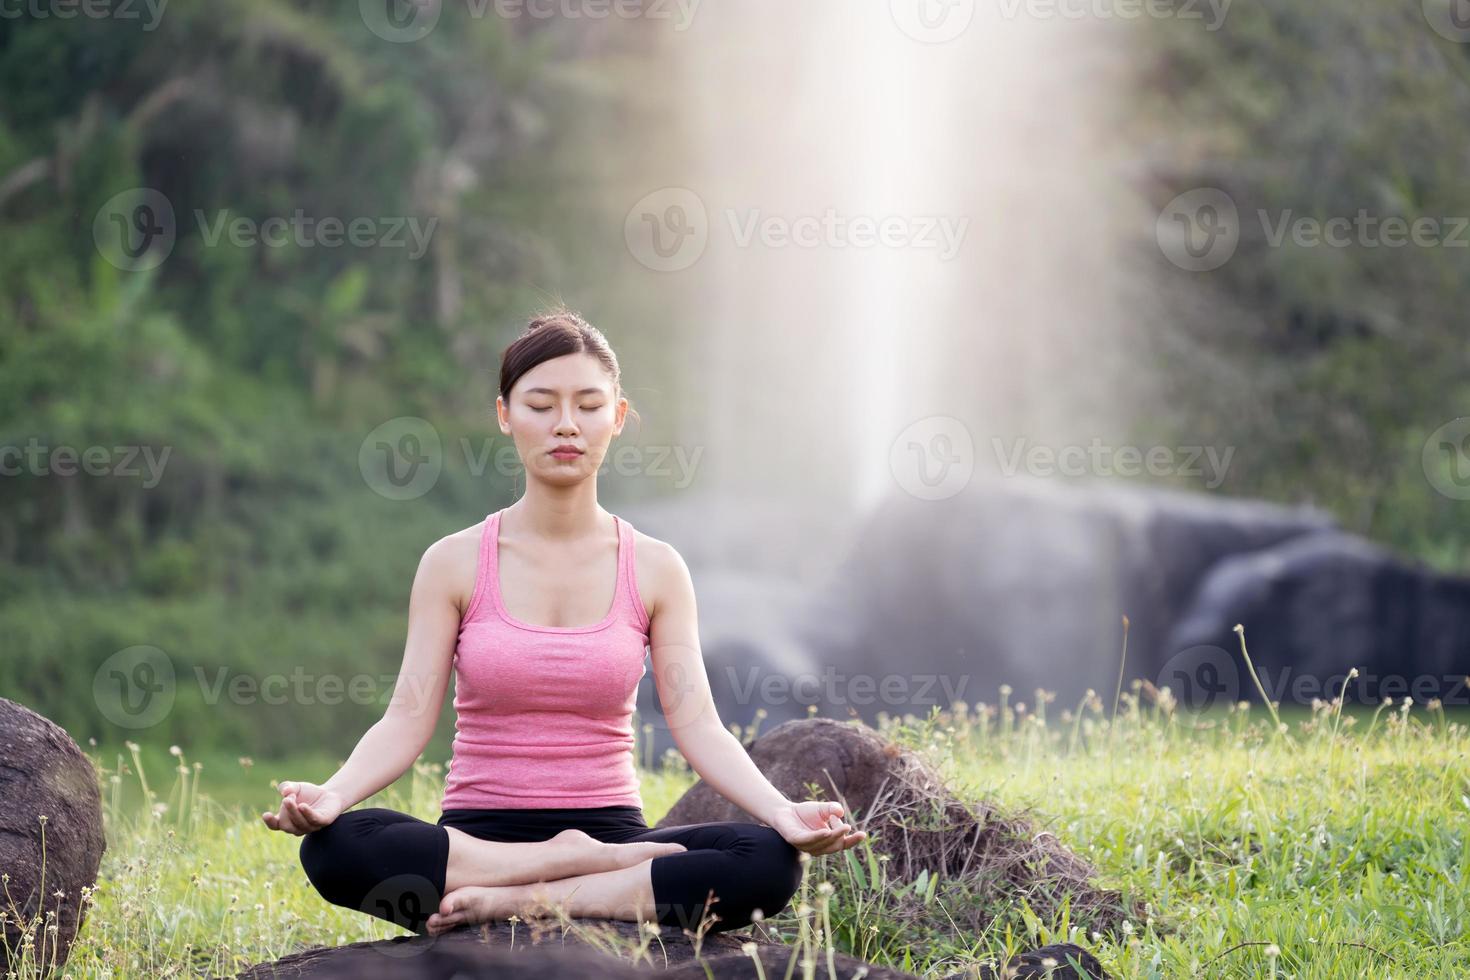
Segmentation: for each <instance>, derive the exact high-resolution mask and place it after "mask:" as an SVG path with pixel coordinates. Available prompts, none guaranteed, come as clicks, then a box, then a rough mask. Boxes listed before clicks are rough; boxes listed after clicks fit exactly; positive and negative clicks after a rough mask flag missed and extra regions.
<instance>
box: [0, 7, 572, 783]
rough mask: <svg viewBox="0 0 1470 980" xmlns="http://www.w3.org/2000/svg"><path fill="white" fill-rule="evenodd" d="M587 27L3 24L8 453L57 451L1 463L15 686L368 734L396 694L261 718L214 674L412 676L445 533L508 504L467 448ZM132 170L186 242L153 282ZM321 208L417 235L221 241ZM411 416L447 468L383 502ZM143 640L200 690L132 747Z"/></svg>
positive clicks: (209, 727) (2, 399)
mask: <svg viewBox="0 0 1470 980" xmlns="http://www.w3.org/2000/svg"><path fill="white" fill-rule="evenodd" d="M574 27H575V25H572V26H571V27H569V26H568V25H567V24H565V23H561V24H548V23H546V22H544V21H540V20H534V21H533V20H529V19H522V20H520V21H513V20H508V19H506V18H502V17H497V16H480V17H474V16H471V15H470V12H469V8H464V7H463V6H462V5H461V6H460V7H458V8H456V7H454V5H446V9H445V11H444V16H443V20H442V21H441V23H440V24H439V26H438V27H437V29H436V30H435V31H434V32H433V33H432V34H430V35H429V36H428V37H426V38H425V39H423V40H422V41H419V42H417V43H412V44H394V43H389V42H386V41H384V40H382V39H381V38H379V37H377V36H375V35H374V34H373V33H372V32H371V31H370V30H368V29H367V28H366V26H365V24H364V22H363V20H362V18H361V15H360V12H359V10H358V5H356V4H323V3H316V2H308V0H297V2H286V0H208V2H205V0H172V2H170V3H169V4H168V5H167V7H166V10H165V12H164V15H163V16H162V18H161V19H160V20H159V21H158V23H157V25H156V27H155V28H154V29H153V30H144V29H142V27H141V25H140V24H138V23H128V22H124V21H119V20H114V19H108V18H102V19H98V18H92V17H82V16H77V17H70V18H60V17H31V16H25V17H20V18H3V19H0V89H3V91H4V92H5V97H4V100H3V102H0V222H3V226H4V229H5V234H4V235H0V446H3V447H6V449H7V450H8V451H11V452H12V453H13V451H14V450H17V449H18V450H21V451H25V450H27V449H28V448H29V449H30V450H32V457H31V459H30V460H28V461H27V462H26V463H25V464H24V465H23V466H21V467H20V471H19V472H11V473H8V474H7V475H4V476H0V631H3V633H0V635H3V636H4V637H5V640H4V641H3V642H4V648H3V654H0V694H3V695H5V696H8V697H12V698H14V699H16V700H19V701H21V702H23V703H25V704H28V705H31V706H33V707H35V708H36V709H37V710H40V711H42V712H43V713H45V714H47V715H48V716H50V717H52V718H54V719H55V720H56V721H58V722H60V723H61V724H63V725H65V726H66V727H67V728H68V729H69V730H71V731H72V732H73V733H74V734H76V735H77V737H79V738H86V737H89V736H95V737H98V738H100V739H103V740H106V741H109V742H115V741H116V740H117V739H118V738H121V737H128V736H132V737H136V738H138V739H139V740H140V741H142V742H144V743H147V744H155V745H156V744H167V743H169V742H173V741H184V740H185V739H186V737H187V739H188V740H189V741H190V742H191V743H192V744H193V745H194V746H195V747H196V748H205V747H206V744H205V743H207V745H209V746H219V745H226V744H230V745H234V744H249V745H250V746H251V751H252V752H254V753H256V754H259V755H262V756H269V755H270V754H272V753H279V752H283V751H288V750H292V749H293V748H294V747H296V746H299V745H300V744H301V743H302V742H303V741H304V742H307V743H310V744H314V745H321V746H323V747H326V748H330V749H333V750H336V751H342V752H344V753H345V751H346V749H347V748H350V745H351V741H352V740H353V739H355V738H356V736H357V735H359V734H360V733H361V731H362V730H363V728H365V727H366V726H367V725H368V724H370V723H371V720H372V719H373V715H374V712H375V711H376V710H379V709H378V707H377V706H375V705H371V704H355V703H346V704H343V705H342V706H340V707H338V708H336V709H332V710H329V709H327V708H326V707H322V708H319V709H317V710H312V709H311V708H309V707H302V706H300V705H296V704H293V705H291V706H289V707H288V706H281V705H269V704H265V703H263V702H261V701H260V700H259V699H258V698H257V699H256V700H255V701H254V702H253V703H249V704H246V703H239V702H238V700H236V701H232V700H231V699H230V698H228V697H223V698H220V697H213V698H211V697H210V696H208V685H201V683H200V682H199V681H198V677H200V676H201V675H202V676H206V677H209V678H214V677H215V676H217V674H218V671H220V670H225V671H226V672H227V673H228V675H229V676H231V677H234V676H236V675H244V676H247V677H251V678H254V679H256V680H257V681H259V680H261V679H263V678H266V677H270V676H272V675H277V674H285V675H288V676H289V675H290V673H291V671H292V670H293V669H305V670H307V671H308V672H309V673H310V674H311V675H312V676H323V675H328V674H332V675H337V676H340V677H344V678H350V677H352V676H355V675H359V674H361V675H369V676H372V677H375V678H376V677H381V676H382V675H385V674H387V673H388V672H390V671H392V670H394V669H395V668H396V667H397V665H398V663H399V660H400V658H401V655H402V643H403V635H404V633H403V630H404V621H405V613H406V609H407V599H408V591H409V586H410V584H411V582H412V578H413V573H414V570H415V568H416V565H417V562H418V559H419V556H420V555H421V554H422V552H423V550H424V549H425V548H426V547H428V545H430V544H431V543H432V542H433V541H434V540H435V539H436V538H437V537H439V536H441V535H443V534H446V533H449V532H452V531H455V530H459V529H460V528H461V527H463V526H465V525H466V524H468V523H471V522H472V521H474V520H476V519H477V518H478V516H479V515H483V514H484V513H487V512H488V511H489V510H491V509H493V508H494V507H495V506H498V505H497V504H496V503H495V501H497V500H507V499H508V498H509V484H510V479H511V478H510V476H509V475H507V474H504V473H501V472H499V471H497V469H496V468H495V467H494V466H493V465H492V466H490V467H488V468H481V467H480V465H479V464H480V463H481V462H484V460H483V459H479V458H477V457H476V456H474V455H472V454H478V453H480V452H481V450H482V449H484V448H485V447H487V446H488V447H489V448H490V449H492V450H493V449H494V448H498V447H499V445H500V440H499V439H498V433H497V432H496V431H495V430H494V429H491V428H489V427H488V426H487V425H486V421H487V418H488V416H489V412H490V410H491V406H492V405H493V402H494V396H495V389H494V377H495V369H496V364H495V354H496V353H497V352H498V350H499V349H500V347H501V346H503V344H504V342H505V341H506V340H508V339H509V336H511V335H512V334H513V332H514V331H515V330H516V329H518V327H519V323H520V321H521V319H522V318H523V317H524V315H525V314H526V313H527V312H528V311H529V310H530V309H532V308H534V307H536V306H539V305H541V304H542V303H543V302H544V300H545V297H544V296H543V295H542V294H541V293H540V292H538V291H536V290H534V289H533V288H531V287H530V286H528V285H527V283H535V282H538V281H542V280H543V278H544V277H546V276H547V275H548V273H547V272H546V266H547V264H548V263H549V262H554V261H556V257H557V256H558V254H559V248H560V244H559V242H558V241H557V240H556V239H555V237H554V236H553V235H552V234H550V233H549V232H547V231H546V230H545V229H547V228H549V227H553V223H551V222H548V221H546V220H545V215H546V213H547V210H548V207H549V206H550V203H549V201H550V198H549V195H548V187H549V184H548V179H547V177H546V173H547V171H548V168H547V167H546V161H547V160H548V159H550V158H554V157H555V156H556V155H557V154H558V153H559V152H561V151H560V148H559V143H558V142H557V140H558V138H559V136H560V133H561V128H560V126H559V125H558V124H559V122H560V120H561V119H562V118H563V116H564V115H565V114H566V113H567V112H568V111H569V109H568V107H567V105H566V103H565V100H563V99H561V98H559V97H558V95H557V93H556V92H555V90H554V88H553V87H551V86H548V85H547V84H546V79H547V78H548V77H549V76H550V75H552V74H553V73H554V72H555V71H556V70H557V61H558V59H564V58H569V57H573V54H572V53H569V50H568V49H569V46H568V45H566V44H564V43H562V42H563V40H564V39H563V33H564V32H566V31H568V30H571V29H573V28H574ZM575 56H577V57H583V58H589V59H590V58H595V57H597V56H598V45H596V44H591V45H588V44H582V45H581V46H580V47H579V48H578V49H577V51H576V53H575ZM139 187H142V188H149V189H152V190H154V191H157V192H158V193H159V194H161V195H163V197H164V198H165V199H166V200H167V202H168V203H169V205H170V206H171V208H172V211H173V214H174V229H175V232H176V235H175V239H174V242H173V246H172V250H171V251H170V252H168V254H167V257H166V258H164V259H163V261H162V262H161V264H159V265H157V266H156V267H155V268H151V269H139V270H132V269H128V268H120V267H119V266H118V265H116V264H114V263H113V261H110V260H109V259H108V258H107V257H106V256H104V254H103V251H104V250H103V249H101V248H99V247H98V245H97V243H96V242H95V241H94V236H93V231H94V227H93V226H94V218H95V217H96V216H97V215H98V214H99V209H101V208H103V207H104V205H105V204H106V203H107V202H108V201H109V199H111V198H112V197H113V196H114V195H117V194H119V193H120V192H123V191H127V190H129V189H132V188H139ZM298 213H299V214H301V215H303V216H304V217H307V218H310V219H312V220H313V222H320V221H322V220H324V219H337V220H339V221H341V222H342V223H343V224H344V225H347V224H349V223H350V222H352V221H353V220H354V219H369V220H370V221H372V222H375V224H374V225H373V226H372V227H373V232H372V234H373V238H372V241H374V242H380V239H381V238H382V236H390V238H389V240H390V241H393V240H396V241H402V242H404V245H403V246H396V245H390V244H388V243H386V242H380V243H378V244H353V243H352V242H351V241H350V240H347V241H341V240H340V239H339V244H331V243H329V242H328V240H327V239H326V238H325V237H320V236H319V237H316V238H313V237H312V232H310V231H308V232H307V233H306V234H305V235H304V236H298V235H296V234H294V233H288V234H286V235H285V236H283V237H282V238H279V239H273V240H272V242H273V243H272V244H264V243H263V240H262V239H252V238H250V237H248V236H247V237H239V236H232V235H231V234H229V233H228V229H229V227H230V223H231V222H235V221H245V222H248V223H250V225H249V226H250V227H256V228H260V229H261V231H262V235H263V234H264V230H265V223H266V222H268V221H270V220H271V219H272V218H277V219H286V220H287V221H289V220H290V219H291V218H292V217H293V216H294V215H297V214H298ZM104 218H105V215H104ZM410 219H412V220H415V221H418V222H419V227H420V229H421V231H423V232H424V236H423V240H422V242H421V243H417V244H422V246H423V248H424V249H425V250H424V252H423V254H422V255H418V256H416V257H415V256H413V255H411V254H410V252H411V251H412V250H413V248H412V247H413V246H415V245H416V243H415V242H414V240H413V238H412V237H411V235H410V233H409V232H410V229H411V226H410V225H408V221H409V220H410ZM396 222H401V224H399V225H397V226H396V227H397V228H398V229H399V230H397V231H395V230H394V228H395V224H394V223H396ZM103 227H104V228H108V227H109V226H108V225H107V223H106V222H105V221H104V225H103ZM409 415H417V416H421V417H424V418H427V419H430V420H432V422H433V424H434V426H435V427H436V428H437V429H438V431H439V433H440V435H441V438H442V443H443V456H444V472H443V475H442V476H441V477H440V478H439V480H438V482H437V483H436V484H435V486H434V487H433V489H432V490H431V491H430V492H428V493H427V494H425V495H424V496H422V497H419V498H416V499H414V500H412V501H396V500H389V499H386V498H384V497H382V496H379V495H378V494H376V493H374V492H373V490H372V488H371V487H370V486H369V484H368V482H367V481H366V479H365V478H364V476H363V474H362V473H361V472H360V471H359V462H358V452H359V448H360V447H361V446H362V444H363V442H364V439H365V437H366V436H367V435H368V433H369V432H371V431H372V430H373V429H374V428H375V427H376V426H378V425H379V424H381V423H383V422H384V421H386V420H388V419H390V418H393V417H397V416H409ZM492 436H495V437H497V438H496V439H494V440H492V438H491V437H492ZM58 448H60V449H61V450H62V451H63V453H67V452H72V451H75V453H76V454H78V455H82V454H85V453H87V452H89V451H90V452H92V453H94V454H97V456H98V458H99V460H100V461H102V462H104V463H105V464H107V465H106V466H103V467H101V470H100V472H95V471H94V472H89V471H87V470H85V469H83V468H80V467H78V466H77V463H76V460H75V459H73V460H72V461H71V462H70V463H68V462H67V461H66V459H65V458H61V457H58V456H57V455H54V453H55V451H56V450H57V449H58ZM461 448H463V449H464V450H465V451H464V452H461V451H460V450H461ZM150 460H151V462H152V464H153V465H152V466H151V467H150V466H149V465H148V463H149V461H150ZM6 462H7V464H11V465H13V464H14V462H15V460H14V459H13V458H12V457H11V456H7V458H6ZM129 464H131V470H132V472H131V473H125V472H123V470H124V468H126V467H128V465H129ZM94 469H95V468H94ZM73 471H76V472H73ZM140 644H146V645H152V646H156V647H158V648H159V649H160V650H162V651H164V653H165V654H166V655H167V656H168V657H169V658H171V660H172V662H173V663H174V665H175V667H176V668H177V680H178V685H177V700H176V703H175V705H174V707H173V708H172V710H171V711H170V712H169V713H168V715H167V717H166V718H164V719H163V720H162V721H161V722H160V723H159V725H158V726H156V728H153V729H149V730H147V731H143V732H128V731H126V730H124V729H120V728H116V727H114V726H111V725H109V723H108V722H107V721H106V720H105V718H103V717H102V714H101V713H100V712H99V711H98V709H97V704H96V703H95V700H94V698H93V694H92V678H93V675H94V673H95V672H96V670H97V669H98V667H99V666H100V665H101V664H102V663H103V662H104V661H105V660H106V659H107V658H108V657H109V656H111V655H112V654H114V653H115V652H117V651H119V650H122V649H125V648H128V647H131V646H135V645H140ZM297 665H300V666H299V668H298V667H297Z"/></svg>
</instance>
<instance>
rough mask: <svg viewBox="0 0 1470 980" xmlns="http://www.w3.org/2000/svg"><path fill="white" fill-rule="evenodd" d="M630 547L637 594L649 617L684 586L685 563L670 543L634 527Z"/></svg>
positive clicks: (684, 587) (686, 571)
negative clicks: (633, 560)
mask: <svg viewBox="0 0 1470 980" xmlns="http://www.w3.org/2000/svg"><path fill="white" fill-rule="evenodd" d="M633 549H634V558H635V563H634V575H635V577H636V578H637V580H638V595H639V597H640V598H641V599H642V600H643V608H645V609H647V610H648V615H649V617H650V618H651V617H654V616H657V615H658V610H659V607H660V606H661V605H663V604H665V603H667V602H668V601H669V600H670V599H671V598H672V597H674V596H676V595H680V594H682V592H683V591H684V589H686V588H687V583H688V581H689V566H688V565H686V564H685V563H684V556H683V555H681V554H679V552H678V549H676V548H675V547H674V546H673V545H671V544H669V543H668V542H667V541H662V540H660V539H658V538H655V537H653V536H652V535H650V534H644V533H643V532H642V531H639V530H637V529H636V528H635V529H634V537H633Z"/></svg>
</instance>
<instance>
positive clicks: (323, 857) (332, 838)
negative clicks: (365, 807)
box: [300, 810, 371, 906]
mask: <svg viewBox="0 0 1470 980" xmlns="http://www.w3.org/2000/svg"><path fill="white" fill-rule="evenodd" d="M369 820H371V817H370V815H369V814H368V813H367V811H361V810H359V811H352V812H349V813H344V814H342V815H341V816H339V817H338V818H337V819H336V820H334V821H332V822H331V823H329V824H327V826H325V827H323V828H322V829H321V830H313V831H312V832H311V833H309V834H306V835H304V836H303V837H302V838H301V852H300V854H301V867H302V869H303V870H304V871H305V872H306V877H307V879H308V880H309V881H310V882H311V884H312V887H313V888H315V889H316V890H317V891H318V892H319V893H321V896H322V897H323V898H325V899H326V900H327V901H329V902H331V903H332V904H334V905H346V906H353V905H355V904H356V903H357V901H358V900H359V899H360V898H361V896H360V895H358V894H356V893H357V891H358V890H360V884H361V883H360V882H359V881H358V878H359V877H360V873H361V870H362V869H363V868H365V867H366V866H367V865H368V861H367V857H368V856H367V855H366V854H365V853H362V851H363V848H362V840H363V837H364V830H365V829H366V823H365V821H369Z"/></svg>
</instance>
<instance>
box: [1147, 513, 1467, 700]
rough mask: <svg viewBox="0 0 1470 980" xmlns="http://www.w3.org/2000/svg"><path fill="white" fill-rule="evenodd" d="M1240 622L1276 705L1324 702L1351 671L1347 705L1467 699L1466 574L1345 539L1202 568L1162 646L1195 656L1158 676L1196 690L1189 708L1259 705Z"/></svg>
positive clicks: (1294, 544) (1309, 540) (1324, 539)
mask: <svg viewBox="0 0 1470 980" xmlns="http://www.w3.org/2000/svg"><path fill="white" fill-rule="evenodd" d="M1237 623H1238V624H1241V625H1243V626H1244V627H1245V634H1246V642H1247V645H1248V648H1249V650H1250V655H1251V660H1252V662H1253V663H1254V665H1255V667H1256V671H1257V673H1258V674H1259V675H1260V677H1261V681H1262V684H1263V685H1264V686H1265V688H1266V692H1267V694H1268V695H1270V697H1271V699H1272V700H1273V701H1283V702H1287V701H1296V702H1310V701H1311V700H1312V699H1313V698H1317V697H1320V698H1322V699H1323V700H1330V699H1331V698H1333V697H1336V696H1337V695H1338V692H1339V690H1341V688H1342V684H1343V681H1344V680H1345V679H1346V675H1347V673H1348V671H1349V669H1350V668H1353V667H1356V668H1358V670H1359V672H1360V676H1359V677H1358V678H1355V679H1353V680H1352V681H1351V682H1349V684H1348V686H1347V696H1348V698H1349V700H1352V701H1357V702H1359V703H1370V704H1371V703H1374V702H1377V701H1379V700H1380V699H1381V698H1383V697H1385V696H1386V697H1393V698H1396V699H1402V698H1404V697H1413V698H1414V700H1415V702H1416V703H1418V704H1421V705H1422V704H1423V703H1424V702H1425V701H1428V700H1429V699H1430V698H1440V699H1442V700H1443V701H1444V702H1445V703H1446V704H1447V705H1448V704H1450V703H1452V702H1455V703H1459V704H1464V703H1466V702H1467V692H1466V689H1465V685H1464V683H1463V682H1464V675H1465V674H1466V673H1467V672H1470V663H1467V661H1466V659H1465V651H1467V650H1470V579H1464V578H1456V577H1453V576H1449V575H1444V574H1441V573H1439V572H1436V571H1435V570H1433V569H1431V568H1428V567H1426V566H1423V565H1418V564H1412V563H1409V562H1404V561H1401V560H1399V559H1398V558H1396V557H1394V556H1393V555H1392V554H1390V553H1389V552H1387V551H1385V550H1384V549H1382V548H1379V547H1378V546H1376V545H1373V544H1370V543H1369V542H1366V541H1363V540H1362V539H1360V538H1356V537H1353V536H1352V535H1348V534H1338V533H1326V534H1315V535H1309V536H1306V537H1302V538H1295V539H1292V540H1290V541H1286V542H1283V543H1282V544H1279V545H1276V546H1275V547H1271V548H1264V549H1262V550H1260V551H1256V552H1252V553H1250V554H1244V555H1236V556H1233V557H1231V558H1228V559H1225V560H1223V561H1221V562H1219V563H1217V564H1216V565H1215V566H1214V567H1213V568H1211V569H1210V572H1209V574H1208V575H1207V576H1206V577H1205V579H1204V582H1203V583H1202V584H1201V586H1200V588H1199V591H1198V593H1197V595H1196V596H1195V598H1194V601H1193V604H1192V607H1191V609H1190V610H1189V611H1188V613H1187V615H1185V616H1184V617H1183V618H1182V619H1181V620H1180V622H1179V623H1178V624H1177V625H1176V627H1175V629H1174V632H1173V635H1172V636H1171V638H1170V640H1169V646H1170V647H1171V648H1172V649H1175V650H1180V651H1185V650H1195V651H1198V652H1197V653H1196V654H1195V655H1193V656H1185V657H1181V658H1180V661H1179V662H1178V663H1177V664H1176V665H1175V669H1173V670H1171V671H1169V675H1170V676H1166V677H1164V678H1163V680H1164V681H1165V682H1167V683H1170V685H1171V687H1173V688H1174V689H1175V690H1180V691H1184V690H1188V691H1190V692H1193V693H1196V696H1194V697H1191V698H1189V699H1188V701H1186V703H1191V706H1196V707H1207V706H1209V704H1210V703H1213V702H1217V701H1227V702H1228V701H1231V700H1236V699H1239V698H1247V699H1250V700H1259V694H1258V693H1257V692H1256V690H1255V685H1254V683H1253V681H1252V680H1251V678H1250V675H1249V672H1248V670H1247V668H1246V666H1245V661H1244V659H1243V658H1242V657H1241V655H1240V652H1239V651H1240V642H1239V639H1238V637H1237V636H1236V634H1235V632H1234V628H1235V626H1236V624H1237ZM1200 702H1204V703H1203V704H1201V703H1200Z"/></svg>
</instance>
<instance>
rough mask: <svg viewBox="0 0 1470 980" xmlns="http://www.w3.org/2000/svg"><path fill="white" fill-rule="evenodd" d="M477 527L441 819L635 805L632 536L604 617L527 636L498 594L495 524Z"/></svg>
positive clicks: (636, 628)
mask: <svg viewBox="0 0 1470 980" xmlns="http://www.w3.org/2000/svg"><path fill="white" fill-rule="evenodd" d="M501 513H503V511H496V512H495V513H493V514H491V515H489V516H488V517H486V518H485V522H484V528H483V530H482V531H481V535H480V566H479V573H478V575H477V577H476V580H475V592H474V595H473V596H471V598H470V604H469V606H468V607H467V608H466V609H465V612H464V616H463V617H462V618H461V619H460V624H459V644H458V647H457V648H456V650H455V655H454V678H455V692H454V710H455V712H456V715H457V718H456V720H455V724H454V746H453V754H452V757H451V759H450V763H449V771H448V774H447V775H446V777H445V780H444V799H443V802H442V807H443V809H446V810H449V809H525V808H543V807H554V808H571V807H599V806H615V805H623V806H636V807H639V808H640V809H641V808H642V806H643V798H642V795H641V794H640V793H639V790H638V772H637V770H636V769H635V768H634V764H633V762H634V760H633V751H634V743H633V709H634V706H635V705H636V703H637V692H638V682H639V681H640V680H641V679H642V677H643V674H644V673H645V671H646V668H645V667H644V665H643V659H644V655H645V654H646V652H647V648H648V626H649V618H648V611H647V610H646V609H644V607H643V600H642V599H641V598H640V597H639V595H638V583H637V581H636V579H635V577H634V568H635V563H634V560H633V528H632V527H631V526H630V525H629V524H628V523H627V522H626V521H624V520H622V519H620V518H618V517H617V516H616V515H614V517H613V521H614V523H615V524H616V525H617V529H618V572H617V585H616V588H615V589H614V590H613V601H612V608H611V609H609V610H608V612H607V615H606V616H604V617H603V619H602V621H601V622H600V623H596V624H594V625H591V626H567V627H560V626H533V625H531V624H529V623H523V622H521V621H519V620H517V619H514V618H513V617H512V616H511V615H510V614H509V613H508V612H506V609H505V603H504V601H503V600H502V599H501V595H500V572H499V541H500V515H501Z"/></svg>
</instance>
